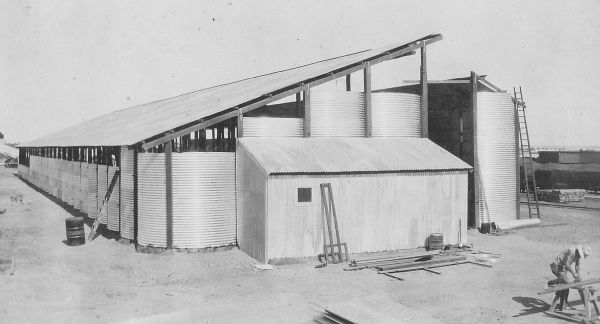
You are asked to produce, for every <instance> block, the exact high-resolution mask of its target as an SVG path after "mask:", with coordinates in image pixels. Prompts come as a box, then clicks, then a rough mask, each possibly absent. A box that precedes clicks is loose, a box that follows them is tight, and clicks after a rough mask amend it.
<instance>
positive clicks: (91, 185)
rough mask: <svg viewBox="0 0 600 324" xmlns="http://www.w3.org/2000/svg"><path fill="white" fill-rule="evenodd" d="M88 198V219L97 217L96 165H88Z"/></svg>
mask: <svg viewBox="0 0 600 324" xmlns="http://www.w3.org/2000/svg"><path fill="white" fill-rule="evenodd" d="M87 171H88V196H87V214H88V217H91V218H96V216H98V215H97V214H98V165H97V164H88V169H87Z"/></svg>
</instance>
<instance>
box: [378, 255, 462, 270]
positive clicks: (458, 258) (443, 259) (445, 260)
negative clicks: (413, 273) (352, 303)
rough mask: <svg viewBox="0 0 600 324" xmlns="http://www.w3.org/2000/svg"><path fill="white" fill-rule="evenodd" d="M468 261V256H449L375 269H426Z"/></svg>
mask: <svg viewBox="0 0 600 324" xmlns="http://www.w3.org/2000/svg"><path fill="white" fill-rule="evenodd" d="M466 259H467V257H466V256H448V257H438V258H434V259H433V260H429V261H417V262H407V263H400V264H392V265H386V266H376V267H374V268H375V269H377V270H381V271H385V270H393V269H404V268H412V267H424V268H429V267H430V266H432V265H436V264H439V263H448V262H456V261H465V260H466Z"/></svg>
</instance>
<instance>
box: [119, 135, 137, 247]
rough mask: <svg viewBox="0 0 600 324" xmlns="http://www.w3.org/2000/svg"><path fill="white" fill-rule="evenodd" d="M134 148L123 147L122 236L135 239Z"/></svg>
mask: <svg viewBox="0 0 600 324" xmlns="http://www.w3.org/2000/svg"><path fill="white" fill-rule="evenodd" d="M134 153H135V152H134V150H133V149H128V148H127V147H126V146H123V147H121V218H120V219H121V225H120V227H121V230H120V232H121V237H123V238H126V239H130V240H133V239H134V237H133V234H134V233H133V207H134V195H133V194H134V193H133V190H134V186H133V177H134V168H133V162H134Z"/></svg>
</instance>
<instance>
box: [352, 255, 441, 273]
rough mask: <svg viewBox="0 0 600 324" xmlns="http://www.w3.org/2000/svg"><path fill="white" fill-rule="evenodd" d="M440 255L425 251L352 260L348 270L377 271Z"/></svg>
mask: <svg viewBox="0 0 600 324" xmlns="http://www.w3.org/2000/svg"><path fill="white" fill-rule="evenodd" d="M439 254H440V251H423V252H413V253H403V254H398V255H393V256H384V257H378V258H370V259H361V260H352V261H351V262H350V268H348V269H346V270H361V269H366V268H373V269H377V268H378V267H384V266H391V265H395V264H399V263H407V262H415V261H417V260H419V261H424V260H429V259H432V258H433V257H434V256H435V255H439Z"/></svg>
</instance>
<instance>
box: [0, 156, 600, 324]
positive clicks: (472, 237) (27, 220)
mask: <svg viewBox="0 0 600 324" xmlns="http://www.w3.org/2000/svg"><path fill="white" fill-rule="evenodd" d="M14 173H16V170H15V169H5V168H0V212H2V210H3V209H5V208H6V211H5V212H4V213H2V214H0V322H2V323H24V322H25V323H65V322H66V323H75V322H81V323H107V322H110V323H114V322H125V323H282V322H287V323H308V322H311V321H312V318H313V317H314V316H315V315H317V311H316V310H317V309H318V308H317V307H316V306H315V304H317V305H330V304H334V303H336V304H337V303H343V302H344V301H353V302H360V301H361V300H368V299H372V298H380V299H381V298H383V299H385V300H387V301H388V302H389V303H391V304H393V305H397V309H396V311H397V310H401V311H402V312H405V313H406V318H405V319H404V320H405V322H407V323H422V322H428V321H429V322H436V321H439V322H446V323H491V322H494V323H563V322H564V320H562V319H557V318H554V317H552V316H549V315H547V314H546V313H544V310H546V309H547V307H548V306H549V305H548V304H549V302H550V301H551V300H552V298H553V295H551V294H549V295H542V296H538V295H537V294H536V292H537V291H539V290H541V289H542V288H543V284H544V281H545V280H548V279H550V278H552V274H551V273H550V269H549V263H550V262H551V261H552V259H553V258H554V256H555V255H556V254H557V253H558V252H559V251H560V250H561V249H563V248H565V247H568V246H570V245H574V244H577V243H586V244H589V245H590V246H591V247H592V250H593V255H592V256H591V257H590V258H588V259H587V260H586V264H585V267H584V273H586V274H587V276H586V277H587V278H597V277H600V257H599V256H600V213H599V212H597V211H589V210H587V211H586V210H571V209H561V208H551V207H543V208H542V215H543V220H542V226H541V227H533V228H525V229H519V230H512V231H507V232H505V233H503V234H502V235H499V236H489V235H482V234H478V233H477V232H475V231H469V238H468V239H469V241H471V242H473V244H474V249H475V250H481V251H486V252H492V253H499V254H501V258H500V259H499V262H497V263H495V266H494V267H493V268H485V267H481V266H477V265H471V264H464V265H457V266H452V267H445V268H439V271H441V272H442V274H441V275H436V274H433V273H428V272H424V271H415V272H410V273H404V274H402V277H403V278H404V279H405V280H404V281H399V280H395V279H393V278H389V277H385V276H382V275H378V274H377V273H376V272H374V271H372V270H361V271H343V268H344V267H346V264H344V265H329V266H328V267H326V268H321V269H316V268H314V266H315V265H316V264H317V261H316V260H299V261H298V262H297V263H293V264H286V265H278V266H275V269H274V270H270V271H255V270H254V267H253V266H254V264H256V263H257V262H256V261H255V260H253V259H252V258H250V257H248V256H247V255H246V254H244V253H243V252H241V251H239V250H237V249H235V248H234V249H231V250H228V251H222V252H213V253H206V252H205V253H185V252H171V253H166V254H161V255H157V254H144V253H136V252H135V249H134V247H133V245H129V244H122V243H119V242H117V241H115V240H112V239H107V238H105V237H102V236H100V237H98V238H96V239H95V240H94V241H93V242H86V244H85V245H83V246H79V247H70V246H67V245H65V244H64V243H63V240H65V238H66V234H65V223H64V218H66V217H69V216H71V215H70V214H69V212H68V211H66V210H65V209H63V208H62V207H60V206H59V205H57V204H56V203H55V202H53V201H51V200H49V199H48V198H47V197H46V196H44V195H42V194H41V193H39V192H37V191H35V190H34V189H32V188H31V187H29V186H28V185H27V184H25V183H24V182H22V181H21V180H20V179H19V178H17V177H16V176H15V175H14ZM16 193H21V194H23V197H24V203H23V205H20V204H19V205H14V206H11V202H10V200H9V197H10V196H11V195H14V194H16ZM88 232H89V228H88V227H87V226H86V233H88ZM13 256H14V257H15V258H16V263H15V272H14V274H13V275H10V274H9V272H10V260H11V258H12V257H13ZM574 295H576V294H572V295H571V296H573V297H572V298H571V300H572V301H574V300H575V296H574ZM576 305H577V304H576ZM577 307H578V309H582V306H581V305H578V306H577ZM567 314H568V315H573V314H574V312H570V313H567Z"/></svg>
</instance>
